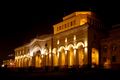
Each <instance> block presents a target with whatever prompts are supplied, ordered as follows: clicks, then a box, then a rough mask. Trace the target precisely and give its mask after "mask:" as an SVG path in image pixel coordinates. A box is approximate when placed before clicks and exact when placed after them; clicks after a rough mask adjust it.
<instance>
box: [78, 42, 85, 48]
mask: <svg viewBox="0 0 120 80" xmlns="http://www.w3.org/2000/svg"><path fill="white" fill-rule="evenodd" d="M80 46H83V47H85V45H84V43H83V42H78V43H77V45H76V48H77V49H78V48H79V47H80Z"/></svg>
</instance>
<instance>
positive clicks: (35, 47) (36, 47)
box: [30, 46, 41, 56]
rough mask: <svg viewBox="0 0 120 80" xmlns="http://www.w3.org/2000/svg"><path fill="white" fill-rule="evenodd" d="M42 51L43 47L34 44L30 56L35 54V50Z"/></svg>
mask: <svg viewBox="0 0 120 80" xmlns="http://www.w3.org/2000/svg"><path fill="white" fill-rule="evenodd" d="M37 51H40V52H41V48H40V46H34V47H33V48H32V49H31V50H30V56H33V53H34V52H37Z"/></svg>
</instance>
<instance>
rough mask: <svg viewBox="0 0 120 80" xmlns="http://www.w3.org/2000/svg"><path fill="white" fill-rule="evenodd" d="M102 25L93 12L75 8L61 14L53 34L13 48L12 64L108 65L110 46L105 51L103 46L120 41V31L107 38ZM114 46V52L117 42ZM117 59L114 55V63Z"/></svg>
mask: <svg viewBox="0 0 120 80" xmlns="http://www.w3.org/2000/svg"><path fill="white" fill-rule="evenodd" d="M103 28H104V26H103V25H102V23H101V21H100V20H99V19H97V16H96V15H95V14H94V13H92V12H89V11H83V12H74V13H72V14H70V15H67V16H65V17H63V21H61V22H60V23H58V24H55V25H53V29H54V33H53V34H46V35H42V36H39V37H36V38H35V39H33V40H32V41H31V42H30V43H28V44H25V45H23V46H21V47H18V48H16V49H15V66H16V67H31V66H32V67H36V68H43V67H46V66H49V67H60V68H70V67H83V66H88V65H90V66H92V67H95V66H99V65H101V66H106V65H109V64H111V60H112V59H111V58H110V55H112V54H110V53H111V52H110V51H109V50H107V52H106V53H104V47H107V49H109V48H108V47H109V45H108V44H109V43H111V44H110V45H113V44H112V43H114V42H115V43H120V39H119V38H117V37H118V36H120V34H119V35H116V37H115V36H113V37H112V34H113V33H114V32H116V31H113V32H110V36H108V38H106V37H104V33H103V32H102V30H103ZM117 30H118V29H117ZM119 32H120V29H119V31H118V33H119ZM115 34H117V33H115ZM114 38H115V39H114ZM106 40H108V41H107V42H106ZM111 40H112V41H111ZM117 46H118V47H117V48H118V49H117V50H118V52H117V51H116V53H115V54H116V56H117V55H119V53H120V51H119V50H120V44H117ZM110 49H111V48H110ZM115 49H116V48H115ZM113 54H114V53H113ZM119 56H120V55H119ZM111 57H112V58H115V57H113V56H111ZM119 59H120V58H119ZM119 59H118V60H116V58H115V60H116V63H117V64H118V63H120V60H119Z"/></svg>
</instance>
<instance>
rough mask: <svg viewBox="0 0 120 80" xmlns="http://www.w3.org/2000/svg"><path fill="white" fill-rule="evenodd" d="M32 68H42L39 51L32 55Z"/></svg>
mask: <svg viewBox="0 0 120 80" xmlns="http://www.w3.org/2000/svg"><path fill="white" fill-rule="evenodd" d="M33 66H35V67H37V68H39V67H41V66H42V57H41V54H40V51H37V52H35V53H34V55H33Z"/></svg>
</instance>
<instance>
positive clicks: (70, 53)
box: [68, 45, 74, 67]
mask: <svg viewBox="0 0 120 80" xmlns="http://www.w3.org/2000/svg"><path fill="white" fill-rule="evenodd" d="M68 47H69V51H68V67H72V66H73V65H74V49H73V46H72V45H71V46H68Z"/></svg>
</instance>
